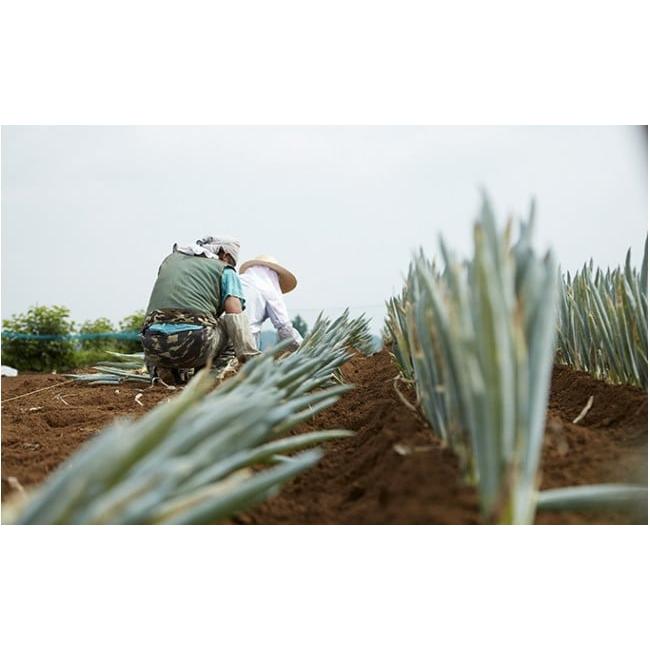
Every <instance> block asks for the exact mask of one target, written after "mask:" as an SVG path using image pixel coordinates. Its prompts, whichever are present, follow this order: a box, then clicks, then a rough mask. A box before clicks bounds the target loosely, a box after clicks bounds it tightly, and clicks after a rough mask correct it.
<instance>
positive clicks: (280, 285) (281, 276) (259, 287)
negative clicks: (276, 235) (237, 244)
mask: <svg viewBox="0 0 650 650" xmlns="http://www.w3.org/2000/svg"><path fill="white" fill-rule="evenodd" d="M240 271H241V282H242V285H243V286H244V291H245V293H246V304H247V307H248V319H249V321H250V326H251V332H252V333H253V336H254V337H255V341H256V342H257V345H258V347H259V343H260V338H261V335H260V332H261V331H262V324H263V323H264V321H266V320H267V319H270V320H271V323H272V324H273V327H275V329H276V331H277V333H278V339H279V340H280V341H284V340H286V339H288V340H289V343H288V344H287V349H288V350H289V351H294V350H297V349H298V347H299V346H300V344H301V343H302V336H301V335H300V333H299V332H298V330H296V328H295V327H294V326H293V324H292V322H291V319H290V318H289V312H288V310H287V306H286V304H285V302H284V298H283V297H282V294H284V293H289V291H293V290H294V289H295V288H296V285H297V284H298V280H296V276H295V275H294V274H293V273H291V271H289V270H288V269H286V268H285V267H284V266H282V265H281V264H280V263H279V262H278V261H277V260H276V259H274V258H273V257H267V256H266V255H259V256H258V257H255V258H253V259H252V260H248V261H247V262H244V263H243V264H242V265H241V269H240Z"/></svg>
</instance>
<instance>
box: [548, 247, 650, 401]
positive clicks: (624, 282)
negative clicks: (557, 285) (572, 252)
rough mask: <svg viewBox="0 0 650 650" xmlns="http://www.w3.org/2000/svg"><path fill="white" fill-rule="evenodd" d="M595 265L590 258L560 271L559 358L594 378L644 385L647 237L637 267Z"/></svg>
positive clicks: (628, 255) (646, 316)
mask: <svg viewBox="0 0 650 650" xmlns="http://www.w3.org/2000/svg"><path fill="white" fill-rule="evenodd" d="M631 257H632V251H631V250H628V253H627V256H626V258H625V266H624V267H623V268H620V267H617V268H616V269H614V270H610V269H607V271H603V270H602V269H600V268H596V269H595V270H594V264H593V260H592V261H590V262H589V264H585V265H584V266H583V267H582V270H581V271H580V272H579V273H577V274H576V275H574V276H573V277H571V275H570V274H569V273H566V274H565V275H564V276H563V277H562V285H563V291H562V299H561V301H560V313H559V323H558V347H559V350H558V356H559V361H560V362H561V363H564V364H566V365H569V366H572V367H573V368H576V369H578V370H583V371H585V372H588V373H589V374H591V375H593V376H594V377H596V378H597V379H604V380H606V381H609V382H612V383H625V384H632V385H633V386H639V387H640V388H644V389H645V390H648V239H647V237H646V241H645V252H644V255H643V264H642V267H641V272H640V273H639V271H637V269H636V268H633V267H632V262H631Z"/></svg>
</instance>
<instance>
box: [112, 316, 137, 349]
mask: <svg viewBox="0 0 650 650" xmlns="http://www.w3.org/2000/svg"><path fill="white" fill-rule="evenodd" d="M144 317H145V313H144V309H141V310H140V311H136V312H133V313H132V314H131V315H130V316H126V317H125V318H123V319H122V320H121V321H120V329H119V331H120V332H138V333H139V332H140V330H141V329H142V325H143V324H144ZM111 349H115V350H116V351H117V352H125V353H126V354H133V353H135V352H142V343H141V342H140V341H139V340H135V341H117V342H116V345H115V347H114V348H111Z"/></svg>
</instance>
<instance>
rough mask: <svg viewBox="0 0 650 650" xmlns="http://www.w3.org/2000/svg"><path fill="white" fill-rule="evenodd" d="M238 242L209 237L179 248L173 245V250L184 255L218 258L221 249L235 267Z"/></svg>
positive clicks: (226, 238)
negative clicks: (233, 262)
mask: <svg viewBox="0 0 650 650" xmlns="http://www.w3.org/2000/svg"><path fill="white" fill-rule="evenodd" d="M239 247H240V246H239V241H238V240H237V239H235V238H234V237H226V236H221V237H214V236H212V235H209V236H207V237H204V238H203V239H197V240H196V244H187V245H182V246H179V245H178V244H174V250H175V251H178V252H179V253H184V254H185V255H199V256H200V255H202V256H203V257H211V258H213V259H217V258H218V254H219V251H220V250H221V249H222V248H223V250H224V252H225V253H228V254H229V255H230V256H231V257H232V258H233V260H235V266H236V265H237V262H238V260H239Z"/></svg>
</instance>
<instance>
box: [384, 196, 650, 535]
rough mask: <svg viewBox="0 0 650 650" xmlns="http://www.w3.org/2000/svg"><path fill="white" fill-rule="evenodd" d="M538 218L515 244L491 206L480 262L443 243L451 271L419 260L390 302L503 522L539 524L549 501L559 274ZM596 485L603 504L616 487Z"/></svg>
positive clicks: (393, 319)
mask: <svg viewBox="0 0 650 650" xmlns="http://www.w3.org/2000/svg"><path fill="white" fill-rule="evenodd" d="M533 222H534V206H532V208H531V213H530V216H529V218H528V220H527V221H525V222H523V223H522V224H521V228H520V232H519V236H518V239H517V241H516V242H515V243H514V244H512V243H511V224H510V222H509V223H508V224H507V225H506V227H505V229H504V230H503V231H501V232H499V231H498V229H497V226H496V220H495V217H494V214H493V211H492V208H491V206H490V204H489V202H488V201H487V198H484V200H483V204H482V208H481V212H480V216H479V219H478V221H477V222H476V223H475V226H474V253H473V256H472V257H471V258H469V259H467V260H459V259H458V258H457V257H456V256H455V255H454V254H453V253H452V252H451V251H450V250H449V249H448V248H447V246H446V245H445V243H444V241H443V240H442V239H441V240H440V253H441V258H442V262H443V264H444V267H443V268H442V269H441V270H439V269H437V268H436V265H435V264H434V263H433V262H431V261H430V260H427V259H426V258H425V256H424V254H423V253H422V252H420V253H419V254H418V255H415V256H414V258H413V260H412V262H411V266H410V269H409V273H408V277H407V279H406V285H405V287H404V290H403V292H402V295H401V296H400V297H397V298H393V299H392V300H391V301H389V303H388V317H387V323H386V329H387V331H388V332H389V333H391V335H392V342H393V350H394V355H395V358H396V360H397V362H398V364H399V366H400V368H401V370H402V372H403V374H404V376H405V377H406V378H407V379H409V378H411V377H413V378H414V380H415V386H416V392H417V396H418V404H419V405H420V408H421V410H422V412H423V414H424V416H425V417H426V419H427V420H428V422H429V424H430V425H431V427H432V429H433V431H434V432H435V433H436V434H437V435H438V436H440V438H442V440H443V441H444V442H445V443H446V444H447V445H449V446H450V447H451V448H452V449H453V450H454V451H455V452H456V454H457V455H458V457H459V459H460V462H461V467H462V470H463V472H464V474H465V477H466V479H467V480H468V481H469V482H471V483H474V484H476V486H477V489H478V495H479V501H480V506H481V511H482V514H483V516H484V517H485V519H486V520H487V521H494V522H502V523H517V524H519V523H532V521H533V520H534V516H535V510H536V507H537V504H538V502H540V495H539V494H538V492H537V488H538V483H539V464H540V456H541V450H542V443H543V436H544V429H545V422H546V407H547V401H548V393H549V385H550V378H551V370H552V366H553V360H554V356H555V349H556V347H555V346H556V330H557V327H556V324H557V311H558V299H559V286H558V285H559V282H558V278H559V270H558V265H557V262H556V260H555V257H554V256H553V254H552V253H551V252H548V253H547V254H546V255H544V256H543V257H541V256H539V255H538V254H537V253H536V251H535V250H534V248H533V246H532V229H533ZM593 487H594V488H596V489H595V492H594V493H593V498H595V499H600V500H601V501H602V500H603V499H604V498H605V497H604V491H605V492H606V491H607V490H608V489H611V488H612V486H593ZM614 487H615V489H616V490H618V489H623V490H627V489H628V487H627V486H614ZM629 489H632V491H633V492H632V493H633V494H634V495H636V494H637V492H636V491H635V490H637V488H629ZM646 494H647V491H646ZM586 495H587V492H585V491H583V492H581V494H580V501H581V502H582V503H584V502H585V501H586V499H587V497H586ZM610 501H611V499H610ZM622 501H623V500H621V499H619V500H618V502H619V503H620V502H622ZM541 502H542V503H543V505H544V507H548V508H551V507H554V508H558V507H561V506H562V504H563V503H566V505H569V504H570V503H571V504H575V503H576V499H575V495H574V494H573V493H568V494H567V500H566V501H564V500H563V492H562V491H561V490H555V491H553V494H551V495H549V496H548V497H546V498H541Z"/></svg>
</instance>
